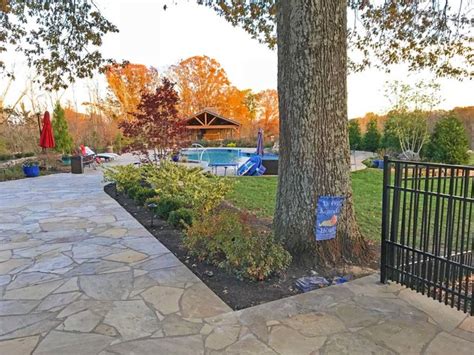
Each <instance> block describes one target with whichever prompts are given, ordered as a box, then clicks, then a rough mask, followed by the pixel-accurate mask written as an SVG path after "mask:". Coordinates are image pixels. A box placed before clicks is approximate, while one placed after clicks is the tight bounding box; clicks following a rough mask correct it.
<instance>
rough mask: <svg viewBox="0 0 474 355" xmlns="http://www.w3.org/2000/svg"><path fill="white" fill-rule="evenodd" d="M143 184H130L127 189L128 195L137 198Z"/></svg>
mask: <svg viewBox="0 0 474 355" xmlns="http://www.w3.org/2000/svg"><path fill="white" fill-rule="evenodd" d="M141 188H142V187H141V186H140V185H134V186H130V187H129V188H128V189H127V190H126V193H127V195H128V197H130V198H132V199H135V196H137V194H138V192H139V191H140V190H141Z"/></svg>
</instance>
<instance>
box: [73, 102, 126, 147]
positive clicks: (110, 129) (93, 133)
mask: <svg viewBox="0 0 474 355" xmlns="http://www.w3.org/2000/svg"><path fill="white" fill-rule="evenodd" d="M64 113H65V116H66V120H67V122H68V128H69V133H70V134H71V136H72V138H73V141H74V148H75V149H77V147H79V145H81V144H84V145H87V146H90V147H91V148H92V149H98V150H102V149H104V148H105V147H107V146H109V145H113V143H114V140H115V139H116V137H117V135H118V134H119V133H120V131H119V129H118V127H117V124H116V122H115V121H113V120H111V119H109V118H106V117H104V116H103V115H100V114H96V113H90V114H84V113H79V112H76V111H75V110H74V109H73V108H72V107H66V108H65V109H64Z"/></svg>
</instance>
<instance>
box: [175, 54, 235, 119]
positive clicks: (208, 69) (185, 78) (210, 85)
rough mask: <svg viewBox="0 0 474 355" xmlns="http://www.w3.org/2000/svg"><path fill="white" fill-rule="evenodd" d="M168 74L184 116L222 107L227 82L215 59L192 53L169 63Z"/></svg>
mask: <svg viewBox="0 0 474 355" xmlns="http://www.w3.org/2000/svg"><path fill="white" fill-rule="evenodd" d="M169 77H170V78H171V80H172V81H173V82H175V83H176V90H177V91H178V93H179V97H180V102H179V105H178V110H179V113H180V114H181V115H182V116H183V117H188V116H191V115H193V114H195V113H196V112H199V111H201V110H203V109H204V108H211V107H212V108H215V109H219V108H222V107H223V106H224V105H223V100H224V97H225V96H226V94H228V93H229V91H230V88H231V85H230V81H229V78H228V77H227V73H226V72H225V70H224V69H223V68H222V67H221V65H220V64H219V62H218V61H217V60H215V59H213V58H209V57H207V56H194V57H190V58H188V59H185V60H182V61H181V62H179V63H178V64H177V65H173V66H172V67H171V68H170V70H169Z"/></svg>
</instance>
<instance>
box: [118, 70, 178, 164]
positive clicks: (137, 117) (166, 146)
mask: <svg viewBox="0 0 474 355" xmlns="http://www.w3.org/2000/svg"><path fill="white" fill-rule="evenodd" d="M178 102H179V98H178V93H177V92H176V90H175V89H174V84H173V83H171V81H169V80H168V79H166V78H165V79H163V80H162V83H161V85H159V86H158V87H157V88H156V90H155V91H154V92H150V93H148V92H144V93H143V95H142V98H141V100H140V103H139V104H138V106H137V111H136V112H134V113H133V115H132V119H131V120H124V121H121V122H120V123H119V126H120V128H122V130H123V134H124V136H125V137H128V138H130V139H132V143H131V145H130V148H131V149H132V150H137V151H140V152H141V153H143V154H144V155H145V156H147V157H148V159H150V160H155V161H156V160H158V159H162V158H165V157H166V156H168V155H169V154H170V153H171V152H172V151H174V150H176V149H178V148H179V147H181V146H183V145H185V144H186V143H187V132H186V126H185V121H184V120H182V119H181V118H179V117H178V110H177V105H178ZM149 150H152V151H153V155H152V159H151V157H150V155H149Z"/></svg>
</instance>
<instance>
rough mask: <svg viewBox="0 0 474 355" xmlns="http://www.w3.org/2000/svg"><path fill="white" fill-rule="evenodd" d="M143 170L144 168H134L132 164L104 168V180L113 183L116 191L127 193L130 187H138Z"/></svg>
mask: <svg viewBox="0 0 474 355" xmlns="http://www.w3.org/2000/svg"><path fill="white" fill-rule="evenodd" d="M144 169H145V168H144V167H136V166H135V165H133V164H130V165H121V166H116V167H112V168H105V170H104V180H105V181H109V182H114V183H115V184H116V186H117V191H120V192H127V191H128V190H129V189H130V188H131V187H133V186H139V185H140V183H141V181H142V180H143V176H142V171H143V170H144Z"/></svg>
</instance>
